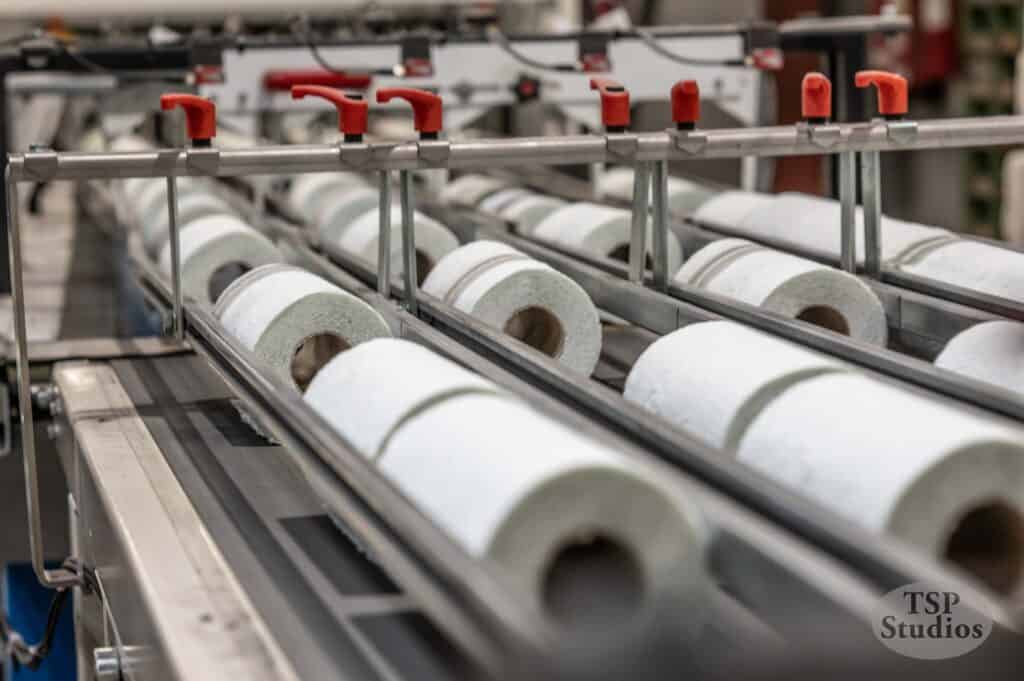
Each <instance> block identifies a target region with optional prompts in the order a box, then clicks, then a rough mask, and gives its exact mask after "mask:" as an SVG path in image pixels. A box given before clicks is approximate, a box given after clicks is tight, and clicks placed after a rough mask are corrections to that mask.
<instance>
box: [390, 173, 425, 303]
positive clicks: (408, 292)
mask: <svg viewBox="0 0 1024 681" xmlns="http://www.w3.org/2000/svg"><path fill="white" fill-rule="evenodd" d="M398 194H399V199H400V201H401V203H402V277H403V279H404V283H405V307H406V309H407V310H409V312H411V313H412V314H418V312H419V304H418V303H417V301H416V296H417V293H418V291H417V283H416V223H415V212H414V211H415V206H414V205H413V196H412V171H410V170H402V171H399V173H398ZM389 255H390V254H389Z"/></svg>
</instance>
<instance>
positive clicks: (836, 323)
mask: <svg viewBox="0 0 1024 681" xmlns="http://www.w3.org/2000/svg"><path fill="white" fill-rule="evenodd" d="M796 318H797V319H799V320H800V321H804V322H807V323H808V324H814V325H815V326H820V327H822V328H825V329H828V330H829V331H835V332H836V333H841V334H843V335H844V336H849V335H850V323H849V322H848V321H846V317H844V316H843V313H842V312H840V311H839V310H837V309H835V308H834V307H829V306H828V305H811V306H810V307H805V308H804V309H803V310H801V311H800V314H798V315H797V316H796Z"/></svg>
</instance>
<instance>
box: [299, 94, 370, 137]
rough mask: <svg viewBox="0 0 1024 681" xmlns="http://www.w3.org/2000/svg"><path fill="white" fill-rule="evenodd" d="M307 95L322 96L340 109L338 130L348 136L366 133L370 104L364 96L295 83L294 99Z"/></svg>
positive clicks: (358, 135) (359, 135)
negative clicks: (358, 96) (351, 95)
mask: <svg viewBox="0 0 1024 681" xmlns="http://www.w3.org/2000/svg"><path fill="white" fill-rule="evenodd" d="M306 95H310V96H313V97H321V98H323V99H326V100H327V101H329V102H330V103H332V104H334V106H335V108H337V109H338V130H340V131H341V132H343V133H345V136H346V137H353V136H354V137H361V136H362V135H365V134H366V126H367V121H368V119H369V112H370V105H369V104H367V103H366V101H365V100H363V99H362V98H360V99H355V98H353V97H350V96H349V95H346V94H345V93H344V92H342V91H341V90H338V89H336V88H332V87H325V86H323V85H295V86H293V87H292V99H302V98H303V97H305V96H306Z"/></svg>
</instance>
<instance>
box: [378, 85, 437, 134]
mask: <svg viewBox="0 0 1024 681" xmlns="http://www.w3.org/2000/svg"><path fill="white" fill-rule="evenodd" d="M392 99H404V100H405V101H407V102H409V103H410V104H412V112H413V127H415V128H416V130H418V131H419V133H420V136H436V135H437V133H439V132H441V125H442V120H443V111H444V109H443V102H442V101H441V98H440V97H438V96H437V95H435V94H434V93H433V92H428V91H427V90H418V89H416V88H411V87H385V88H381V89H379V90H377V101H378V102H381V103H384V102H390V101H391V100H392Z"/></svg>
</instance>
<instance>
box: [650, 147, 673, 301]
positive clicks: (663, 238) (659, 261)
mask: <svg viewBox="0 0 1024 681" xmlns="http://www.w3.org/2000/svg"><path fill="white" fill-rule="evenodd" d="M651 184H652V185H653V188H654V225H653V227H652V229H651V231H652V232H653V233H654V237H653V239H652V241H653V243H652V244H651V250H652V256H653V257H652V260H653V261H654V263H653V264H654V266H653V267H652V270H653V271H654V287H655V288H657V289H658V290H659V291H664V290H666V289H667V288H668V278H669V271H668V161H658V162H657V163H655V164H654V173H653V174H652V175H651Z"/></svg>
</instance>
